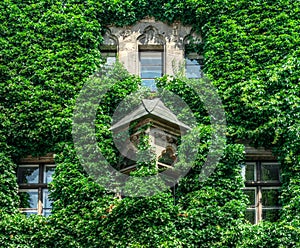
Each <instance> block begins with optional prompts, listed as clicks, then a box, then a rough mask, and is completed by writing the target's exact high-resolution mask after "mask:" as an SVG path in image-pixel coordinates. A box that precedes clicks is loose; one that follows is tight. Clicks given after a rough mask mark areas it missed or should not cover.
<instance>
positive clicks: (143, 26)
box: [100, 18, 202, 76]
mask: <svg viewBox="0 0 300 248" xmlns="http://www.w3.org/2000/svg"><path fill="white" fill-rule="evenodd" d="M103 38H104V41H103V45H102V46H101V47H100V50H101V49H102V50H103V49H104V48H105V47H106V49H107V48H108V47H109V46H111V45H112V44H116V47H117V58H118V60H119V61H120V62H121V63H122V64H123V65H124V67H125V68H126V69H127V70H128V72H129V73H131V74H134V75H137V76H140V65H139V51H140V49H141V48H142V49H148V50H151V49H157V47H156V46H162V47H163V51H164V53H163V54H164V57H163V63H164V64H163V65H164V66H163V75H174V74H175V73H176V72H177V71H176V70H177V69H178V68H181V67H182V65H183V64H184V63H185V46H186V45H187V44H189V43H190V42H192V41H193V42H195V43H198V42H202V38H201V35H200V34H196V32H194V30H193V29H192V27H191V26H184V25H182V24H181V23H180V22H174V23H172V24H166V23H163V22H160V21H156V20H155V19H154V18H147V19H143V20H140V21H139V22H137V23H136V24H134V25H132V26H125V27H115V26H108V27H106V28H105V32H104V35H103ZM155 47H156V48H155Z"/></svg>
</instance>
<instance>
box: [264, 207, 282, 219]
mask: <svg viewBox="0 0 300 248" xmlns="http://www.w3.org/2000/svg"><path fill="white" fill-rule="evenodd" d="M279 211H280V210H279V209H263V210H262V218H263V220H267V221H271V222H275V221H277V220H279V217H280V216H279Z"/></svg>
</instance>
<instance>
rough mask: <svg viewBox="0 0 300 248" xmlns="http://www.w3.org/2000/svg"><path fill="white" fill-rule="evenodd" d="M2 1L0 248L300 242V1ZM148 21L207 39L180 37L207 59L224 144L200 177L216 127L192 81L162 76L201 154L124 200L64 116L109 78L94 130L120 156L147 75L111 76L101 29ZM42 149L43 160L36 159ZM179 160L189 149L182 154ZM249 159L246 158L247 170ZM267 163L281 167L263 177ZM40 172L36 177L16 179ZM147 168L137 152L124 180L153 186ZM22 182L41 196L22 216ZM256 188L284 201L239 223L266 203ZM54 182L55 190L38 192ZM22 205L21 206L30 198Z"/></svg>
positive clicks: (120, 71)
mask: <svg viewBox="0 0 300 248" xmlns="http://www.w3.org/2000/svg"><path fill="white" fill-rule="evenodd" d="M0 6H1V8H0V9H1V16H0V18H1V24H0V30H1V38H0V42H1V43H0V44H1V54H0V61H1V64H0V65H1V67H0V75H1V83H0V84H1V87H0V109H1V111H0V120H1V121H0V123H1V124H0V125H1V128H0V147H1V148H0V161H1V163H0V172H1V173H0V244H1V246H2V247H298V246H299V245H300V238H299V235H300V198H299V191H300V172H299V168H300V157H299V154H300V153H299V147H300V139H299V137H300V135H299V130H300V128H299V127H300V125H299V117H300V116H299V113H300V111H299V106H300V95H299V92H300V90H299V78H300V70H299V65H300V62H299V58H300V50H299V47H300V44H299V43H300V30H299V27H300V25H299V24H300V20H299V16H300V15H299V12H300V4H299V2H297V1H290V0H276V1H260V0H255V1H250V2H249V1H246V0H242V1H233V0H229V1H208V0H188V1H179V0H178V1H177V0H175V1H164V0H163V1H152V0H150V1H144V0H139V1H113V2H111V1H97V0H89V1H80V0H78V1H48V0H39V1H26V2H24V1H19V0H14V1H13V0H5V1H3V2H2V3H1V4H0ZM147 18H150V19H151V20H154V21H155V22H160V23H163V24H164V25H167V26H172V25H174V23H180V24H181V25H182V26H184V27H191V30H193V32H195V33H197V34H199V36H200V37H201V42H195V43H194V44H188V45H189V49H191V50H192V51H193V53H194V54H196V55H197V56H199V57H197V59H201V63H202V59H203V58H204V67H203V75H205V77H207V78H208V79H209V80H210V81H211V82H212V84H213V86H214V87H215V88H216V89H217V91H218V95H219V97H220V98H221V100H222V104H223V106H224V109H225V114H226V122H227V131H226V145H225V148H224V151H223V156H222V158H221V159H220V161H219V162H218V163H217V165H216V169H215V171H214V173H212V175H211V176H210V177H209V178H208V179H207V180H205V181H201V180H199V174H200V172H201V168H202V166H203V164H204V162H205V158H206V154H207V151H208V147H209V144H210V143H211V139H212V133H213V130H212V127H211V126H210V125H209V124H210V120H209V118H208V116H207V112H206V110H205V106H204V105H203V103H201V99H199V97H198V96H197V95H196V94H195V92H193V91H192V90H191V88H189V87H187V80H188V79H186V78H184V77H181V76H177V77H176V76H174V77H170V76H167V75H165V76H163V77H162V78H159V79H157V80H156V86H157V87H158V89H165V90H168V91H171V92H174V93H175V94H176V95H178V96H179V97H180V98H181V99H182V100H183V101H184V102H186V103H187V104H188V106H189V108H190V109H191V110H192V111H193V113H194V115H195V118H196V120H197V123H198V125H197V127H196V128H194V129H193V130H192V132H191V133H190V134H189V137H188V138H189V139H190V144H193V145H194V148H195V149H196V150H197V157H196V161H195V163H194V165H193V167H192V168H191V170H190V171H189V173H188V174H187V175H186V176H185V177H184V178H182V179H181V180H180V181H179V182H178V184H177V186H176V190H171V189H167V190H165V191H162V192H158V193H157V194H154V195H152V196H146V197H125V198H121V197H116V194H115V193H112V192H109V191H108V190H106V189H105V188H104V187H103V186H101V185H100V184H98V183H97V182H96V181H95V180H93V178H91V177H90V176H89V175H88V174H87V172H86V171H85V170H84V169H83V167H82V165H81V163H80V160H79V158H78V156H77V153H76V150H75V147H74V144H73V139H72V124H73V119H72V118H73V113H74V109H75V105H76V99H77V97H78V95H79V93H80V91H81V90H82V89H83V87H84V85H85V84H86V83H90V82H92V83H94V84H96V85H103V84H107V85H109V86H110V90H109V91H108V92H106V94H105V95H104V97H103V98H102V101H101V103H100V104H99V107H98V110H97V115H96V121H95V133H96V137H97V143H98V146H99V148H100V150H101V152H102V154H103V155H104V156H105V158H106V159H107V161H109V163H110V164H113V165H116V166H117V165H118V164H119V163H120V157H119V156H118V153H117V151H116V148H115V147H114V145H113V139H112V135H111V131H110V126H111V120H112V117H113V114H114V112H115V110H116V108H117V107H118V105H119V103H120V102H122V100H123V99H125V98H126V97H127V96H128V95H130V94H132V93H134V92H135V91H136V90H137V89H141V84H142V82H145V80H148V79H149V78H146V77H145V78H142V79H143V80H144V81H142V80H141V79H140V78H139V77H138V76H136V75H133V74H131V73H128V72H127V71H126V70H125V69H124V68H123V66H122V65H120V64H118V63H117V64H116V65H115V66H114V67H113V68H112V70H113V73H112V74H110V76H108V77H106V76H101V75H102V74H101V71H99V70H100V69H101V68H102V67H101V66H100V65H101V63H103V58H104V57H105V56H104V55H105V51H104V50H103V47H104V45H105V34H106V32H107V29H108V28H110V30H112V29H111V27H116V28H124V27H131V26H133V25H136V24H137V23H139V22H140V21H141V20H144V19H147ZM112 35H113V33H112ZM141 45H143V44H141ZM106 48H107V47H106ZM157 48H159V47H157ZM159 49H161V48H159ZM141 51H146V50H141ZM101 52H102V53H101ZM147 55H148V54H146V56H147ZM202 56H203V57H202ZM99 68H100V69H99ZM159 73H160V72H159ZM179 74H180V73H179ZM91 75H92V76H91ZM111 75H113V76H111ZM203 75H202V76H203ZM199 82H201V81H199ZM142 91H143V92H141V91H139V93H138V95H134V99H136V101H138V100H139V99H142V98H145V96H146V98H149V99H150V98H153V97H154V96H153V92H149V91H147V90H146V89H144V90H142ZM156 94H162V95H163V94H164V92H163V91H162V92H160V91H158V93H156ZM134 101H135V100H133V102H134ZM125 110H126V109H125ZM125 110H124V111H125ZM174 110H176V109H174ZM183 118H184V116H183ZM241 140H242V141H247V142H250V145H249V146H248V143H247V144H246V145H245V143H243V142H240V141H241ZM249 147H263V148H265V149H267V150H268V151H271V152H270V153H268V154H267V156H269V157H268V158H265V161H261V160H260V158H261V157H256V158H252V159H251V161H249V153H247V149H248V148H249ZM190 148H191V147H189V146H187V147H183V148H182V149H183V150H184V149H186V151H188V150H189V149H190ZM251 149H252V148H251ZM258 149H260V148H258ZM245 151H246V153H245ZM46 154H51V159H50V160H47V159H48V158H46V160H43V158H45V156H46V157H47V155H46ZM53 154H55V157H53ZM247 154H248V155H247ZM28 155H30V156H31V158H38V157H39V158H40V161H39V162H37V163H36V162H33V160H30V158H28ZM247 156H248V157H247ZM264 156H266V155H264ZM26 159H27V160H26ZM271 160H272V161H271ZM54 161H55V172H54V167H53V165H54ZM185 161H188V158H185V157H183V158H182V160H181V163H184V162H185ZM275 161H276V163H275ZM186 163H188V162H186ZM245 164H247V165H248V167H246V168H248V169H244V170H243V169H242V168H241V167H243V166H241V165H245ZM30 166H31V167H30ZM268 166H269V167H270V166H272V168H275V169H272V170H271V171H272V173H271V174H269V177H264V173H263V168H269V167H268ZM28 167H30V169H29V172H28V170H27V168H28ZM24 168H25V169H24ZM276 168H278V169H276ZM279 168H280V169H279ZM26 170H27V171H26ZM34 171H36V173H37V174H36V177H32V178H31V180H32V184H34V185H28V183H27V182H22V178H24V177H26V173H29V174H33V172H34ZM279 171H280V172H279ZM154 172H155V168H154V169H153V167H152V164H151V162H149V163H148V162H145V161H142V162H139V163H138V170H137V171H135V172H134V173H135V175H136V177H134V178H133V180H132V182H131V183H130V184H129V185H128V190H129V191H130V190H132V191H139V190H140V192H139V193H142V192H144V191H147V190H150V188H151V182H150V183H149V186H148V187H149V189H147V187H145V188H141V189H137V187H136V186H137V185H140V180H141V176H145V175H149V174H152V173H154ZM22 173H23V174H22ZM279 173H280V177H279ZM17 174H18V175H25V176H23V177H22V176H19V177H17ZM243 174H244V178H243V176H242V175H243ZM277 175H278V176H277ZM252 176H253V178H252ZM264 178H265V179H266V180H264ZM109 179H110V178H109V177H108V178H107V180H108V181H109ZM245 179H246V182H245ZM47 180H48V181H49V182H50V181H51V183H49V184H48V181H47ZM247 181H248V185H247ZM261 181H265V182H266V183H267V184H266V185H264V184H261V183H262V182H261ZM275 181H276V182H275ZM277 181H278V182H277ZM250 182H255V184H251V183H250ZM276 183H277V184H276ZM18 184H19V185H18ZM35 184H38V188H37V189H35V188H34V187H35ZM245 187H250V188H251V187H252V191H251V189H250V188H248V192H247V190H246V191H245ZM28 190H29V191H30V192H32V193H31V194H32V195H34V196H35V197H36V199H40V200H41V203H42V205H40V206H37V208H36V210H35V211H36V213H37V214H34V215H30V217H26V215H24V213H21V212H20V203H21V202H22V201H24V197H25V198H26V194H22V192H29V191H28ZM249 190H250V191H249ZM253 190H254V192H258V194H261V195H264V194H269V193H268V192H270V191H272V190H273V191H274V190H276V192H278V193H276V195H277V194H278V200H279V202H280V207H279V206H278V208H277V206H273V208H272V210H274V212H276V216H277V217H276V221H275V222H270V221H267V220H272V218H269V219H268V218H266V219H267V220H265V221H260V220H261V219H258V220H259V221H260V222H259V223H258V224H256V225H253V224H252V223H251V222H250V221H247V219H249V215H250V216H251V213H253V211H254V213H256V212H258V211H260V213H263V210H264V209H263V208H264V207H263V205H264V203H258V202H256V203H255V204H254V205H253V204H252V203H251V197H252V196H253V195H252V193H253ZM268 190H269V191H268ZM48 191H49V192H50V197H49V198H45V199H44V198H43V197H44V196H45V195H46V194H47V195H48ZM251 192H252V193H251ZM24 195H25V196H24ZM251 195H252V196H251ZM43 199H44V200H43ZM50 201H51V202H52V207H51V215H49V216H48V214H43V213H49V212H47V211H50V207H47V206H49V204H50ZM46 202H47V203H46ZM251 204H252V205H251ZM260 204H261V205H260ZM23 208H24V209H23V210H24V211H25V212H26V209H27V208H30V206H29V207H28V206H24V207H23ZM251 211H252V212H251ZM249 213H250V214H249ZM43 215H44V216H43ZM256 220H257V219H256ZM254 222H255V221H254Z"/></svg>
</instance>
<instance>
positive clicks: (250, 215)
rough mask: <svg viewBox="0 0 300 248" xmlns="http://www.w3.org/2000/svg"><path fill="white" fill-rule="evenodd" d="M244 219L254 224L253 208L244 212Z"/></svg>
mask: <svg viewBox="0 0 300 248" xmlns="http://www.w3.org/2000/svg"><path fill="white" fill-rule="evenodd" d="M245 219H246V220H248V221H249V222H250V223H252V224H255V209H247V210H246V212H245Z"/></svg>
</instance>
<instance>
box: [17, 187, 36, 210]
mask: <svg viewBox="0 0 300 248" xmlns="http://www.w3.org/2000/svg"><path fill="white" fill-rule="evenodd" d="M19 196H20V208H34V209H37V207H38V190H37V189H27V190H25V189H24V190H20V192H19Z"/></svg>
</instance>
